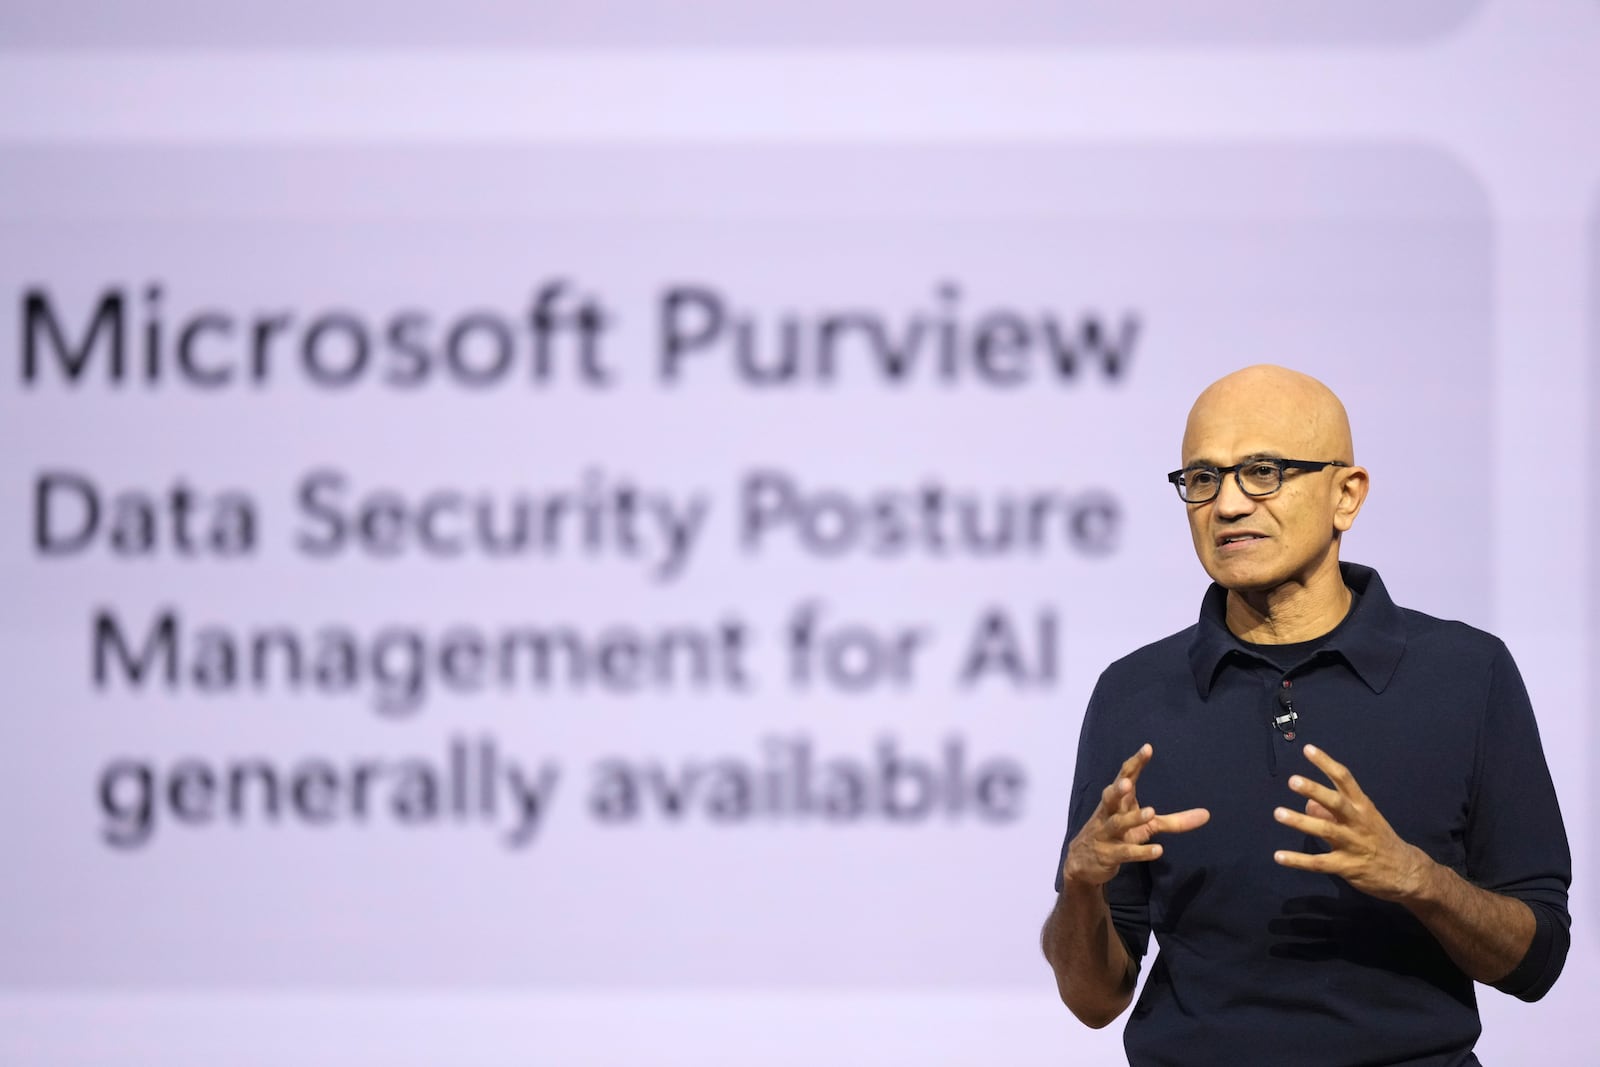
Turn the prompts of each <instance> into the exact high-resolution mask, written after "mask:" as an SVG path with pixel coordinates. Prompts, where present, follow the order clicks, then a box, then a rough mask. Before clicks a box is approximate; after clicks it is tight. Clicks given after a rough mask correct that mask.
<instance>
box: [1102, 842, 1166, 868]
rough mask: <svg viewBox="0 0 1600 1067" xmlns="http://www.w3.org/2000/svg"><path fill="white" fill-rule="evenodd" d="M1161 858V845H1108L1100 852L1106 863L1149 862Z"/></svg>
mask: <svg viewBox="0 0 1600 1067" xmlns="http://www.w3.org/2000/svg"><path fill="white" fill-rule="evenodd" d="M1160 858H1161V846H1160V845H1107V846H1105V848H1103V849H1102V850H1101V852H1100V860H1101V862H1103V863H1106V864H1113V863H1149V862H1150V861H1151V860H1158V859H1160Z"/></svg>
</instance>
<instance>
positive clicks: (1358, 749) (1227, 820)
mask: <svg viewBox="0 0 1600 1067" xmlns="http://www.w3.org/2000/svg"><path fill="white" fill-rule="evenodd" d="M1341 570H1342V572H1343V574H1344V580H1345V583H1346V585H1348V586H1349V587H1350V588H1351V590H1352V591H1354V592H1355V594H1356V600H1355V602H1354V607H1353V608H1352V609H1351V611H1350V613H1349V615H1347V616H1346V618H1345V621H1344V622H1343V623H1341V624H1340V626H1339V627H1338V628H1336V629H1335V630H1334V631H1332V632H1331V633H1329V634H1328V635H1327V636H1326V638H1325V639H1324V640H1321V641H1319V642H1314V643H1311V645H1307V646H1300V645H1296V646H1280V647H1279V648H1278V649H1277V650H1276V652H1274V650H1272V648H1271V646H1254V645H1245V644H1244V643H1242V642H1241V641H1239V640H1238V638H1236V637H1234V636H1233V634H1232V633H1230V632H1229V631H1228V628H1227V626H1226V624H1225V623H1224V616H1223V612H1224V607H1225V603H1226V598H1227V594H1226V591H1225V590H1223V589H1222V588H1221V587H1220V586H1216V585H1213V586H1212V587H1211V589H1210V590H1209V591H1208V592H1207V594H1206V597H1205V601H1204V603H1203V605H1202V607H1201V612H1200V619H1199V622H1198V623H1196V624H1195V625H1194V626H1191V627H1190V628H1188V629H1187V630H1184V631H1182V632H1181V633H1177V634H1174V635H1172V636H1171V637H1168V638H1166V639H1165V640H1162V641H1157V642H1156V643H1155V644H1152V645H1147V646H1145V647H1144V648H1142V649H1140V650H1139V651H1137V652H1135V653H1133V654H1132V655H1130V656H1127V657H1125V658H1123V659H1121V660H1118V661H1117V662H1116V663H1113V664H1112V665H1111V666H1110V667H1108V668H1107V669H1106V671H1105V673H1104V674H1102V675H1101V677H1100V681H1099V683H1098V684H1097V685H1096V686H1095V690H1094V695H1093V696H1092V697H1091V699H1090V701H1089V707H1088V710H1087V712H1086V713H1085V715H1084V721H1083V732H1082V735H1081V737H1080V739H1079V743H1078V760H1077V770H1076V776H1075V779H1074V783H1073V794H1072V808H1071V812H1070V815H1069V817H1068V830H1067V840H1068V841H1070V840H1071V839H1072V837H1073V835H1075V834H1076V833H1077V831H1078V829H1079V828H1080V827H1081V826H1082V825H1083V824H1084V822H1085V821H1087V820H1088V818H1089V816H1090V815H1091V814H1092V813H1093V811H1094V808H1095V806H1096V804H1098V803H1099V798H1100V793H1101V791H1102V790H1103V789H1104V788H1105V787H1106V786H1107V785H1109V784H1110V783H1111V782H1112V781H1113V780H1114V779H1115V777H1116V774H1117V770H1118V768H1119V767H1120V766H1121V764H1122V762H1123V761H1124V760H1126V759H1127V758H1128V757H1129V756H1130V755H1132V754H1133V753H1134V752H1135V751H1136V750H1137V749H1138V748H1139V746H1140V745H1142V744H1144V743H1145V742H1149V743H1150V744H1151V745H1153V746H1154V748H1155V755H1154V758H1153V759H1152V760H1151V762H1150V764H1149V765H1148V766H1147V767H1146V768H1145V769H1144V772H1143V774H1142V775H1141V777H1140V779H1139V784H1138V796H1139V801H1140V803H1141V804H1144V805H1147V806H1151V807H1154V808H1155V809H1156V810H1157V811H1158V812H1170V811H1179V810H1182V809H1184V808H1192V807H1203V808H1208V809H1210V811H1211V821H1210V822H1209V823H1208V824H1207V825H1205V826H1203V827H1201V828H1200V829H1198V830H1194V831H1191V832H1189V833H1186V834H1174V835H1170V836H1167V837H1164V838H1162V839H1161V841H1162V847H1163V855H1162V857H1161V859H1159V860H1157V861H1155V862H1153V863H1137V864H1136V863H1130V864H1124V865H1123V867H1122V869H1121V871H1119V872H1118V874H1117V876H1116V877H1115V878H1114V879H1112V880H1111V881H1110V882H1109V883H1107V885H1106V887H1105V891H1106V898H1107V901H1108V903H1109V904H1110V908H1111V914H1112V918H1113V920H1114V921H1115V924H1116V928H1117V932H1118V933H1119V934H1120V935H1121V936H1122V939H1123V941H1124V942H1125V943H1126V944H1127V946H1128V951H1129V953H1130V954H1131V955H1132V956H1133V957H1134V958H1135V959H1141V958H1142V957H1143V956H1144V954H1145V951H1146V949H1147V947H1148V945H1149V938H1150V934H1151V933H1154V934H1155V938H1156V942H1157V944H1158V945H1159V947H1160V951H1159V952H1158V953H1157V955H1156V957H1155V961H1154V963H1153V964H1152V966H1151V971H1150V975H1149V978H1148V980H1147V981H1146V983H1145V986H1144V989H1143V991H1142V993H1141V995H1140V997H1139V1000H1138V1003H1137V1004H1135V1005H1134V1008H1133V1012H1132V1014H1131V1015H1130V1017H1129V1019H1128V1024H1127V1029H1126V1030H1125V1032H1124V1037H1123V1042H1124V1045H1125V1047H1126V1048H1127V1052H1128V1059H1129V1062H1130V1063H1131V1064H1133V1065H1134V1067H1145V1065H1151V1067H1154V1065H1167V1064H1171V1065H1184V1067H1191V1065H1203V1064H1218V1065H1227V1067H1239V1065H1254V1064H1295V1065H1296V1067H1319V1065H1327V1067H1355V1065H1368V1064H1370V1065H1379V1064H1382V1065H1399V1064H1408V1065H1413V1064H1414V1065H1422V1064H1427V1065H1439V1067H1445V1065H1452V1067H1456V1065H1462V1064H1468V1065H1470V1064H1476V1063H1478V1060H1477V1059H1476V1057H1475V1056H1473V1054H1472V1046H1473V1044H1474V1043H1475V1042H1476V1040H1477V1038H1478V1034H1479V1033H1480V1030H1481V1027H1480V1025H1479V1021H1478V1011H1477V1002H1476V999H1475V994H1474V987H1473V983H1472V980H1471V979H1469V978H1468V977H1467V976H1466V975H1465V974H1464V973H1463V972H1462V971H1461V970H1460V969H1459V968H1457V967H1456V965H1455V964H1454V963H1453V962H1451V960H1450V958H1449V957H1448V956H1447V955H1446V954H1445V952H1444V950H1443V948H1441V947H1440V945H1439V944H1438V942H1437V941H1435V940H1434V938H1433V936H1432V935H1431V934H1429V933H1428V932H1427V930H1426V929H1425V928H1424V927H1423V926H1422V924H1421V923H1420V922H1419V921H1418V920H1416V919H1415V918H1414V917H1412V915H1411V914H1410V912H1408V911H1406V910H1405V909H1404V908H1403V907H1401V906H1400V905H1397V904H1390V903H1386V902H1384V901H1381V900H1377V899H1376V898H1373V897H1369V896H1367V895H1365V894H1363V893H1361V892H1360V891H1358V890H1356V889H1354V888H1352V887H1351V886H1350V885H1348V884H1347V883H1346V882H1344V881H1343V880H1342V879H1340V878H1338V877H1336V876H1334V875H1329V874H1318V873H1313V872H1309V871H1297V870H1292V869H1290V868H1287V867H1281V866H1279V865H1278V864H1276V863H1274V862H1273V859H1272V854H1273V852H1274V851H1275V850H1278V849H1288V850H1292V851H1298V852H1323V851H1327V848H1326V846H1325V845H1324V844H1323V843H1322V842H1321V841H1319V840H1317V839H1316V838H1312V837H1309V836H1307V835H1305V834H1302V833H1300V832H1298V831H1295V830H1292V829H1290V828H1289V827H1286V826H1283V825H1282V824H1280V823H1278V822H1277V821H1276V820H1275V819H1274V818H1273V817H1272V812H1273V809H1274V808H1275V807H1278V806H1280V805H1281V806H1287V807H1292V808H1296V809H1303V807H1304V800H1303V798H1301V797H1299V796H1297V795H1296V794H1295V793H1293V792H1291V791H1290V790H1289V786H1288V778H1289V776H1290V775H1291V774H1295V773H1301V774H1304V775H1306V776H1307V777H1310V778H1312V779H1314V780H1316V781H1324V778H1323V776H1322V774H1321V772H1320V771H1318V770H1317V769H1316V767H1315V766H1314V765H1313V764H1312V763H1311V762H1310V761H1309V760H1307V759H1306V758H1305V756H1304V754H1303V753H1302V752H1301V747H1302V746H1303V745H1305V744H1307V743H1310V744H1315V745H1316V746H1317V747H1319V748H1321V749H1323V750H1324V751H1325V752H1327V753H1328V754H1329V755H1330V756H1332V757H1333V758H1334V759H1336V760H1338V761H1339V762H1341V763H1343V764H1344V765H1345V766H1347V767H1348V768H1349V769H1350V772H1351V774H1352V775H1354V777H1355V779H1356V781H1357V782H1358V783H1359V784H1360V786H1361V788H1362V789H1363V790H1364V791H1365V792H1366V793H1367V795H1368V796H1369V797H1371V798H1372V800H1373V802H1374V803H1375V804H1376V805H1377V807H1378V810H1379V811H1381V812H1382V813H1383V815H1384V817H1385V818H1387V819H1388V821H1389V823H1390V825H1391V826H1393V827H1394V829H1395V831H1396V832H1397V833H1399V835H1400V836H1401V837H1402V838H1404V839H1405V840H1406V841H1409V842H1410V843H1412V844H1413V845H1416V846H1418V847H1419V848H1422V849H1423V850H1424V851H1426V852H1427V853H1428V855H1430V856H1432V857H1433V858H1434V859H1435V860H1437V861H1438V862H1440V863H1442V864H1445V865H1446V866H1448V867H1451V868H1452V869H1454V870H1455V871H1457V872H1458V873H1460V874H1461V875H1462V876H1463V877H1465V878H1467V879H1468V880H1469V881H1471V882H1473V883H1474V884H1476V885H1479V886H1482V887H1483V888H1485V889H1490V890H1493V891H1495V892H1497V893H1503V894H1506V895H1508V896H1512V897H1516V898H1517V899H1519V900H1522V901H1525V902H1526V903H1527V904H1528V905H1529V906H1530V908H1531V909H1532V910H1533V913H1534V916H1535V918H1536V919H1537V933H1536V934H1535V936H1534V940H1533V944H1532V946H1531V947H1530V948H1529V950H1528V953H1527V955H1526V957H1525V958H1524V959H1523V961H1522V962H1521V964H1520V965H1519V966H1517V968H1516V969H1515V970H1514V971H1513V972H1512V973H1511V974H1510V975H1508V976H1507V977H1506V978H1505V979H1503V980H1501V981H1499V982H1497V983H1496V986H1497V987H1498V988H1500V989H1502V990H1504V991H1505V992H1508V993H1512V994H1514V995H1516V996H1519V997H1522V998H1523V999H1525V1000H1535V999H1537V998H1539V997H1541V996H1543V995H1544V993H1545V991H1546V990H1548V989H1549V988H1550V986H1551V984H1552V983H1554V981H1555V979H1556V976H1557V975H1558V974H1559V973H1560V971H1561V966H1562V963H1563V962H1564V961H1565V959H1566V953H1567V946H1568V941H1569V938H1568V928H1569V925H1570V919H1569V917H1568V914H1567V886H1568V885H1569V883H1570V882H1571V878H1572V861H1571V856H1570V853H1569V852H1568V849H1567V838H1566V831H1565V829H1564V828H1563V826H1562V821H1561V812H1560V810H1559V809H1558V807H1557V805H1556V795H1555V789H1554V787H1553V785H1552V784H1551V781H1550V772H1549V770H1548V768H1547V767H1546V764H1545V759H1544V752H1543V749H1542V748H1541V747H1540V743H1539V733H1538V728H1537V726H1536V724H1535V722H1534V717H1533V709H1532V708H1531V706H1530V705H1529V702H1528V695H1527V691H1526V689H1525V688H1524V687H1523V684H1522V678H1521V676H1520V675H1519V674H1518V672H1517V668H1516V664H1515V663H1514V662H1512V659H1511V654H1510V652H1509V651H1507V649H1506V647H1505V645H1504V644H1503V643H1502V642H1501V641H1500V640H1499V639H1498V638H1496V637H1494V636H1492V635H1490V634H1487V633H1484V632H1483V631H1481V630H1476V629H1474V628H1472V627H1470V626H1467V625H1465V624H1464V623H1459V622H1446V621H1442V620H1439V619H1435V618H1432V617H1430V616H1427V615H1424V614H1422V613H1420V612H1416V611H1410V610H1408V609H1405V608H1400V607H1397V606H1395V604H1394V602H1393V601H1392V600H1390V599H1389V595H1388V593H1387V592H1386V591H1385V590H1384V587H1383V582H1382V580H1380V579H1379V577H1378V575H1377V572H1376V571H1373V570H1371V569H1370V568H1367V567H1360V566H1356V565H1354V564H1342V565H1341ZM1285 648H1287V649H1289V650H1290V651H1291V656H1290V658H1292V659H1293V660H1294V662H1282V663H1274V662H1271V660H1270V659H1268V658H1264V655H1271V656H1277V655H1281V654H1282V651H1283V649H1285ZM1294 653H1298V654H1297V655H1295V654H1294ZM1285 680H1287V681H1289V683H1290V685H1291V692H1292V694H1293V704H1294V709H1295V712H1296V714H1297V716H1298V722H1297V723H1296V737H1295V739H1294V741H1292V742H1289V741H1286V740H1285V739H1284V738H1283V737H1282V735H1281V734H1280V733H1279V732H1278V731H1277V730H1275V729H1274V727H1273V725H1272V719H1273V718H1274V717H1275V716H1277V715H1280V714H1282V710H1281V708H1280V707H1279V701H1278V698H1277V693H1278V691H1279V690H1280V689H1281V688H1282V683H1283V682H1284V681H1285ZM1064 858H1065V846H1063V850H1062V859H1063V860H1064ZM1060 888H1061V862H1059V861H1058V863H1057V866H1056V889H1057V891H1059V890H1060Z"/></svg>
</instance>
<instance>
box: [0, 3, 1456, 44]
mask: <svg viewBox="0 0 1600 1067" xmlns="http://www.w3.org/2000/svg"><path fill="white" fill-rule="evenodd" d="M1479 3H1481V0H1407V2H1406V3H1399V4H1396V3H1384V2H1382V0H1301V2H1298V3H1293V4H1285V3H1274V2H1273V0H1163V2H1161V3H1151V2H1142V3H1137V4H1131V3H1127V2H1125V0H1079V2H1076V3H1059V2H1057V3H1047V2H1045V0H998V2H995V3H990V4H985V5H981V6H980V5H976V4H969V3H951V2H948V0H944V2H940V3H933V4H927V3H920V4H919V3H910V2H907V0H894V2H877V3H870V4H861V3H853V2H850V0H809V2H800V0H774V2H768V3H763V4H759V5H750V4H740V3H737V2H736V0H715V2H710V3H696V4H688V5H683V4H679V5H661V4H650V3H639V2H631V3H626V4H618V3H607V4H585V3H582V2H580V0H546V2H543V3H538V4H505V3H496V2H493V0H467V2H464V3H456V4H450V5H443V6H441V5H437V4H425V3H417V2H415V0H412V2H407V3H403V4H388V5H385V6H384V7H383V8H382V10H381V16H377V17H375V12H374V9H373V7H372V5H371V4H366V3H356V2H352V0H333V2H325V3H311V2H308V0H284V2H282V3H277V4H272V5H247V6H233V7H218V6H217V5H215V4H206V3H201V2H199V0H150V2H148V3H143V4H139V5H136V6H129V5H127V4H118V3H115V2H112V0H78V2H74V3H51V2H49V0H13V2H11V3H8V4H7V5H6V6H5V9H4V10H3V11H0V48H5V47H9V48H174V47H177V48H218V47H220V48H362V47H373V48H470V47H491V48H508V47H509V48H516V47H554V48H608V47H629V48H631V47H663V48H674V47H681V48H705V47H763V48H771V47H781V48H790V47H801V48H806V47H846V48H848V47H890V48H892V47H903V46H928V47H951V46H954V47H974V46H976V47H1005V46H1011V45H1015V46H1023V47H1030V48H1032V47H1038V46H1040V45H1085V46H1095V45H1105V46H1117V45H1166V44H1177V45H1181V44H1219V45H1221V44H1226V45H1344V44H1351V45H1354V44H1381V43H1388V44H1393V43H1411V42H1421V41H1427V40H1430V39H1434V38H1437V37H1440V36H1443V35H1444V34H1446V33H1448V32H1450V31H1451V30H1453V29H1455V28H1456V27H1457V26H1459V25H1460V24H1461V23H1462V22H1464V21H1465V20H1466V19H1467V18H1468V16H1470V15H1471V14H1472V13H1473V11H1474V10H1475V9H1476V8H1477V7H1478V5H1479Z"/></svg>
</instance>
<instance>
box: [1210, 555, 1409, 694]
mask: <svg viewBox="0 0 1600 1067" xmlns="http://www.w3.org/2000/svg"><path fill="white" fill-rule="evenodd" d="M1339 574H1340V575H1341V576H1342V577H1343V578H1344V584H1345V585H1347V586H1349V587H1350V588H1351V589H1353V590H1355V591H1356V593H1358V594H1360V599H1359V600H1357V601H1356V605H1355V608H1354V609H1353V610H1352V611H1351V614H1350V617H1349V619H1347V620H1346V625H1344V626H1342V627H1340V629H1339V632H1338V633H1337V634H1336V635H1334V636H1332V637H1331V638H1330V639H1329V641H1328V643H1327V644H1326V645H1324V646H1323V648H1324V649H1325V650H1327V651H1331V652H1337V653H1338V654H1339V655H1340V656H1341V657H1342V658H1343V659H1344V661H1345V662H1346V663H1348V664H1349V665H1350V669H1351V670H1352V671H1354V672H1355V673H1356V676H1357V677H1359V678H1360V679H1361V680H1362V681H1363V682H1364V683H1366V686H1367V688H1368V689H1371V690H1372V691H1373V692H1374V693H1381V692H1383V690H1384V687H1385V686H1387V685H1388V684H1389V680H1390V679H1391V678H1393V677H1394V672H1395V668H1396V667H1398V666H1399V665H1400V657H1401V656H1402V655H1404V654H1405V650H1406V630H1405V620H1404V618H1403V617H1402V616H1401V614H1400V609H1399V608H1398V607H1396V606H1395V603H1394V601H1392V600H1390V599H1389V593H1388V591H1387V590H1386V589H1384V587H1383V579H1382V578H1379V577H1378V572H1377V571H1375V570H1373V569H1372V568H1371V567H1363V566H1361V565H1360V564H1356V563H1341V564H1339ZM1227 601H1228V591H1227V590H1226V589H1224V588H1222V586H1220V585H1218V584H1216V583H1215V582H1213V583H1211V588H1210V589H1207V590H1206V595H1205V599H1204V600H1203V601H1201V603H1200V623H1199V625H1198V626H1196V627H1195V633H1194V639H1193V640H1192V641H1190V642H1189V666H1190V668H1191V669H1192V670H1193V671H1194V684H1195V688H1196V689H1198V690H1199V692H1200V698H1201V699H1202V700H1204V699H1205V698H1206V697H1208V696H1209V695H1210V694H1211V683H1212V681H1213V680H1214V679H1215V678H1216V676H1217V670H1218V668H1220V667H1221V666H1222V663H1223V661H1224V660H1226V659H1227V658H1228V656H1229V655H1230V654H1232V653H1235V652H1242V651H1243V649H1242V648H1241V646H1240V644H1239V639H1238V638H1237V637H1234V636H1233V633H1232V632H1231V631H1229V629H1228V625H1227V622H1226V619H1225V614H1226V608H1227Z"/></svg>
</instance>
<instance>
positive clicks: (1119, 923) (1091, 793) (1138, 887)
mask: <svg viewBox="0 0 1600 1067" xmlns="http://www.w3.org/2000/svg"><path fill="white" fill-rule="evenodd" d="M1106 688H1107V686H1106V679H1105V676H1104V675H1101V677H1100V681H1099V682H1098V683H1096V685H1095V690H1094V694H1093V695H1092V696H1091V697H1090V698H1089V707H1088V709H1087V710H1086V711H1085V712H1084V715H1083V728H1082V730H1081V731H1079V734H1078V758H1077V764H1076V767H1075V769H1074V771H1073V775H1072V804H1071V807H1070V808H1069V810H1068V812H1067V833H1066V837H1065V838H1064V839H1063V840H1062V842H1061V854H1060V855H1059V856H1058V857H1057V858H1056V879H1055V887H1056V892H1057V893H1059V892H1061V881H1062V870H1063V868H1064V867H1065V866H1066V863H1067V846H1068V845H1070V844H1071V843H1072V839H1073V838H1074V837H1076V836H1077V834H1078V831H1079V830H1080V829H1082V828H1083V824H1084V823H1086V822H1088V821H1089V817H1090V816H1091V815H1093V814H1094V810H1095V807H1096V806H1097V805H1099V803H1100V794H1101V792H1102V791H1104V789H1105V787H1106V786H1108V785H1110V784H1111V782H1112V780H1113V779H1114V778H1116V775H1117V770H1118V768H1120V767H1121V766H1122V761H1123V760H1125V759H1127V758H1128V757H1129V756H1130V755H1132V754H1133V749H1134V748H1135V747H1137V746H1136V745H1135V746H1130V747H1129V748H1128V751H1126V752H1123V751H1121V748H1120V747H1118V745H1117V739H1116V738H1114V737H1111V736H1109V729H1108V727H1109V717H1108V716H1107V715H1106V714H1105V712H1104V690H1105V689H1106ZM1105 894H1106V904H1107V906H1108V907H1109V908H1110V911H1111V922H1112V925H1113V926H1115V927H1116V930H1117V934H1118V936H1119V937H1121V938H1122V943H1123V945H1124V946H1125V947H1126V948H1127V950H1128V956H1129V957H1130V958H1131V959H1132V960H1133V961H1134V966H1135V967H1137V966H1138V965H1139V961H1140V960H1142V959H1143V958H1144V954H1145V952H1146V951H1147V950H1148V949H1149V947H1150V871H1149V865H1148V864H1144V863H1124V864H1123V865H1122V869H1121V870H1120V871H1118V872H1117V876H1116V877H1115V878H1113V879H1111V881H1109V882H1107V883H1106V885H1105Z"/></svg>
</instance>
